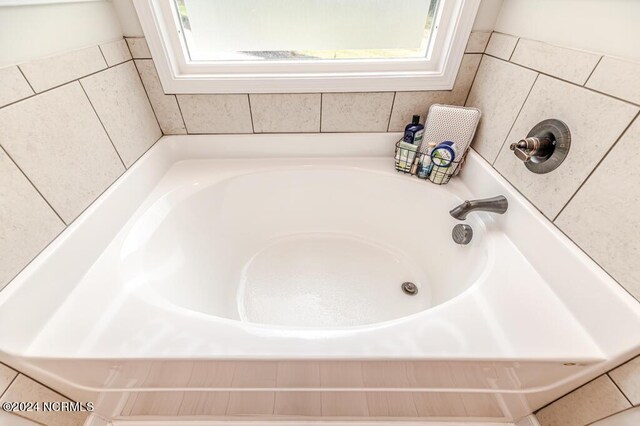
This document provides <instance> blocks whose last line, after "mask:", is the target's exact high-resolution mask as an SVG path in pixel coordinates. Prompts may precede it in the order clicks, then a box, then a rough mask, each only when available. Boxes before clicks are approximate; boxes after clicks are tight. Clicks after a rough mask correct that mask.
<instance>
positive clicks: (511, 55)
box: [485, 34, 522, 64]
mask: <svg viewBox="0 0 640 426" xmlns="http://www.w3.org/2000/svg"><path fill="white" fill-rule="evenodd" d="M508 35H511V34H508ZM521 39H522V38H521V37H518V39H517V40H516V45H515V46H513V50H512V51H511V54H510V55H509V59H507V62H511V58H513V55H514V54H515V53H516V49H517V48H518V44H520V40H521ZM485 53H486V52H485ZM511 63H512V64H514V63H515V62H511Z"/></svg>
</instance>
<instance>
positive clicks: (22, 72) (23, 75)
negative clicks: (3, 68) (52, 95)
mask: <svg viewBox="0 0 640 426" xmlns="http://www.w3.org/2000/svg"><path fill="white" fill-rule="evenodd" d="M16 68H18V71H20V74H21V75H22V78H24V81H26V82H27V84H28V85H29V87H30V88H31V91H32V92H33V95H31V96H35V95H36V93H37V92H36V90H35V89H34V88H33V86H32V85H31V82H30V81H29V79H28V78H27V76H26V75H25V74H24V71H22V68H20V65H16ZM31 96H29V97H31ZM23 99H26V98H22V99H20V100H17V101H15V102H20V101H21V100H23ZM8 105H11V104H8ZM5 106H7V105H4V106H2V107H0V108H4V107H5Z"/></svg>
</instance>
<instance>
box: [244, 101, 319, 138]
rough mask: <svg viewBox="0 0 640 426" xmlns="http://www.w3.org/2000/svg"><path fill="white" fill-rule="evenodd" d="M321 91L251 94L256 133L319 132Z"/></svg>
mask: <svg viewBox="0 0 640 426" xmlns="http://www.w3.org/2000/svg"><path fill="white" fill-rule="evenodd" d="M320 97H321V95H320V94H319V93H310V94H255V95H249V100H250V101H251V115H252V117H253V128H254V131H255V132H256V133H310V132H315V133H317V132H319V131H320Z"/></svg>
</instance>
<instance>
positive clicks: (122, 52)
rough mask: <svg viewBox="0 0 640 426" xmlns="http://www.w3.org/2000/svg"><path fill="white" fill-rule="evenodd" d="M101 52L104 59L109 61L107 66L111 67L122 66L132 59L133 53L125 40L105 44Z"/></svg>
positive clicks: (102, 45) (101, 47) (101, 46)
mask: <svg viewBox="0 0 640 426" xmlns="http://www.w3.org/2000/svg"><path fill="white" fill-rule="evenodd" d="M100 50H101V51H102V55H103V56H104V59H105V60H106V61H107V65H109V66H110V67H112V66H114V65H118V64H121V63H123V62H126V61H128V60H129V59H131V53H130V52H129V47H128V46H127V42H126V41H124V39H121V40H117V41H112V42H111V43H105V44H101V45H100Z"/></svg>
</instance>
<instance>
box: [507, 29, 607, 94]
mask: <svg viewBox="0 0 640 426" xmlns="http://www.w3.org/2000/svg"><path fill="white" fill-rule="evenodd" d="M599 60H600V55H596V54H594V53H589V52H583V51H580V50H574V49H566V48H564V47H558V46H553V45H551V44H547V43H543V42H540V41H534V40H526V39H520V41H519V42H518V46H516V50H515V51H514V52H513V56H512V57H511V62H514V63H516V64H520V65H523V66H525V67H528V68H532V69H534V70H538V71H540V72H543V73H545V74H549V75H552V76H554V77H558V78H561V79H563V80H567V81H570V82H572V83H576V84H580V85H582V84H584V83H586V82H587V78H589V75H590V74H591V72H592V71H593V70H594V68H595V67H596V64H597V63H598V61H599Z"/></svg>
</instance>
